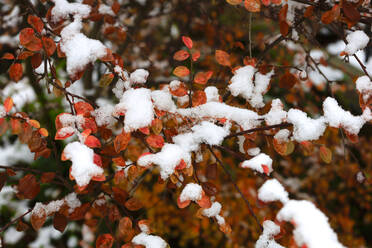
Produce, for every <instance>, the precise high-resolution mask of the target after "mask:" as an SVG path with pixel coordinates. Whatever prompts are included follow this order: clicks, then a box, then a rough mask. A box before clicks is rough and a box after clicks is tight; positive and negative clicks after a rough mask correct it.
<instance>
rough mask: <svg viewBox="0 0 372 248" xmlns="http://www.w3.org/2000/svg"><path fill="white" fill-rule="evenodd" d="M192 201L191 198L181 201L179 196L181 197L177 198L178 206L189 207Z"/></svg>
mask: <svg viewBox="0 0 372 248" xmlns="http://www.w3.org/2000/svg"><path fill="white" fill-rule="evenodd" d="M190 203H191V201H190V200H186V201H183V202H181V200H180V198H179V197H178V198H177V206H178V207H179V208H185V207H187V206H188V205H190Z"/></svg>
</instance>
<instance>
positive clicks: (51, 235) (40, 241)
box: [28, 226, 62, 248]
mask: <svg viewBox="0 0 372 248" xmlns="http://www.w3.org/2000/svg"><path fill="white" fill-rule="evenodd" d="M37 234H38V235H37V239H35V240H34V241H33V242H32V243H30V244H29V246H28V247H30V248H40V247H43V248H54V247H55V245H53V244H51V242H50V241H51V240H52V239H58V238H60V237H61V236H62V233H60V232H59V231H57V230H56V229H55V228H54V227H53V226H47V227H42V228H40V229H39V230H38V232H37Z"/></svg>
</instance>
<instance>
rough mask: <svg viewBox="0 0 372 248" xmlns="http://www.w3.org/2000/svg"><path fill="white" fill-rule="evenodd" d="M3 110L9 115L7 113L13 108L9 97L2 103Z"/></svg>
mask: <svg viewBox="0 0 372 248" xmlns="http://www.w3.org/2000/svg"><path fill="white" fill-rule="evenodd" d="M4 108H5V112H7V113H9V111H10V110H11V109H12V108H13V99H12V98H11V97H8V98H7V99H5V101H4Z"/></svg>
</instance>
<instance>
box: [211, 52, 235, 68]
mask: <svg viewBox="0 0 372 248" xmlns="http://www.w3.org/2000/svg"><path fill="white" fill-rule="evenodd" d="M215 58H216V60H217V62H218V63H219V64H220V65H224V66H231V62H230V55H229V54H228V53H227V52H225V51H222V50H216V53H215Z"/></svg>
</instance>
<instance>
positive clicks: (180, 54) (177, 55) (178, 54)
mask: <svg viewBox="0 0 372 248" xmlns="http://www.w3.org/2000/svg"><path fill="white" fill-rule="evenodd" d="M189 56H190V54H189V53H188V52H187V51H185V50H179V51H177V52H176V53H175V54H174V55H173V59H174V60H178V61H183V60H185V59H187V58H188V57H189Z"/></svg>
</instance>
